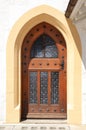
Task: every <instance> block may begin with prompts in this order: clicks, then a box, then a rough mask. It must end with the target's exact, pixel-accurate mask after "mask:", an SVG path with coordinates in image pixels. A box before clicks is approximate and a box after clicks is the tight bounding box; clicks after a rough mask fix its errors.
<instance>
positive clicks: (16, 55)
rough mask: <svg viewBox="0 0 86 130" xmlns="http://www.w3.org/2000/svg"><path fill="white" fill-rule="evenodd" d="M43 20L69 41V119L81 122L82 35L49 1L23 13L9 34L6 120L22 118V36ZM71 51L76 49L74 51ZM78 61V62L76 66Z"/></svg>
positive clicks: (70, 121)
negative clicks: (47, 3)
mask: <svg viewBox="0 0 86 130" xmlns="http://www.w3.org/2000/svg"><path fill="white" fill-rule="evenodd" d="M45 18H46V19H45ZM43 21H45V22H47V23H49V24H51V25H53V26H54V27H55V28H57V29H58V30H59V31H60V32H61V33H62V35H63V37H64V39H65V41H66V45H67V59H68V60H67V78H68V81H67V122H68V123H74V124H76V123H77V124H79V123H80V122H81V59H80V56H81V44H80V39H79V37H78V34H77V31H76V29H75V28H74V26H73V24H71V21H70V20H69V21H67V19H66V18H65V16H64V14H62V13H61V12H59V11H58V10H56V9H54V8H52V7H49V6H46V5H43V6H39V7H36V8H34V9H32V10H30V11H28V12H27V13H26V14H24V15H23V16H22V17H21V18H20V19H19V20H18V21H17V22H16V24H15V25H14V27H13V28H12V30H11V32H10V35H9V37H8V43H7V88H6V89H7V92H6V97H7V99H6V102H7V105H6V122H16V123H17V122H20V120H21V46H22V42H23V39H24V37H25V35H26V34H27V33H28V31H30V30H31V28H33V27H34V26H35V25H37V24H39V23H41V22H43ZM72 32H73V33H72ZM72 52H74V53H73V54H72ZM9 59H10V60H9ZM70 59H71V60H72V63H73V64H71V60H70ZM77 64H78V66H77V67H76V65H77ZM69 77H70V78H69ZM75 86H76V87H75ZM77 89H78V94H77ZM77 96H78V99H77ZM78 108H79V109H78ZM75 115H76V118H75ZM77 115H78V116H77ZM73 117H74V118H73Z"/></svg>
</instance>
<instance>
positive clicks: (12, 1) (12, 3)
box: [0, 0, 69, 122]
mask: <svg viewBox="0 0 86 130" xmlns="http://www.w3.org/2000/svg"><path fill="white" fill-rule="evenodd" d="M68 2H69V0H0V122H5V116H6V44H7V39H8V35H9V33H10V30H11V28H12V26H13V25H14V23H15V22H16V21H17V20H18V19H19V17H20V16H22V15H23V14H24V13H25V12H27V11H28V10H30V9H31V8H34V7H36V6H38V5H42V4H47V5H50V6H52V7H54V8H56V9H58V10H60V11H62V12H63V13H64V12H65V10H66V7H67V4H68Z"/></svg>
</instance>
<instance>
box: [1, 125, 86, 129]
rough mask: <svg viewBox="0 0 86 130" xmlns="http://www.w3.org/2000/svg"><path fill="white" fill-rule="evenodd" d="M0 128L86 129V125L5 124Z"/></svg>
mask: <svg viewBox="0 0 86 130" xmlns="http://www.w3.org/2000/svg"><path fill="white" fill-rule="evenodd" d="M0 130H86V125H84V126H83V125H82V126H78V125H77V126H73V125H67V124H66V125H65V124H10V125H7V124H3V125H0Z"/></svg>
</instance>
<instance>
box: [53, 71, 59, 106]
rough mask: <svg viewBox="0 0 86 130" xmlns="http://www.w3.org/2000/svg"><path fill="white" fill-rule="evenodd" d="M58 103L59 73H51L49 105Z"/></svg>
mask: <svg viewBox="0 0 86 130" xmlns="http://www.w3.org/2000/svg"><path fill="white" fill-rule="evenodd" d="M58 101H59V72H51V104H58Z"/></svg>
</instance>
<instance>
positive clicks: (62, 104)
mask: <svg viewBox="0 0 86 130" xmlns="http://www.w3.org/2000/svg"><path fill="white" fill-rule="evenodd" d="M21 58H22V59H21V60H22V67H21V68H22V118H66V100H67V99H66V44H65V40H64V38H63V36H62V34H61V33H60V32H59V31H58V30H57V29H56V28H54V27H53V26H51V25H50V24H48V23H45V22H43V23H40V24H38V25H37V26H35V27H34V28H33V29H31V31H30V32H29V33H28V34H27V35H26V37H25V39H24V41H23V45H22V51H21Z"/></svg>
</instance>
